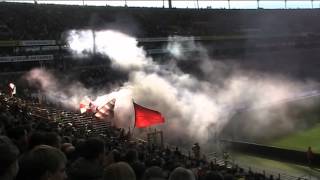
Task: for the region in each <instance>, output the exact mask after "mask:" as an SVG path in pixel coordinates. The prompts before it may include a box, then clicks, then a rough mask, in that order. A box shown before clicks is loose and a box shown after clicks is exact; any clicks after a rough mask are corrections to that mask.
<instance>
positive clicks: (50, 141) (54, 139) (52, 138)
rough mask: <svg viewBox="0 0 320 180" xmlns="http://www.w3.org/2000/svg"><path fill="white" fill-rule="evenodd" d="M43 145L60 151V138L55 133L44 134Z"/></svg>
mask: <svg viewBox="0 0 320 180" xmlns="http://www.w3.org/2000/svg"><path fill="white" fill-rule="evenodd" d="M44 144H46V145H49V146H52V147H55V148H58V149H61V138H60V136H59V135H58V134H57V133H54V132H49V133H46V134H45V136H44Z"/></svg>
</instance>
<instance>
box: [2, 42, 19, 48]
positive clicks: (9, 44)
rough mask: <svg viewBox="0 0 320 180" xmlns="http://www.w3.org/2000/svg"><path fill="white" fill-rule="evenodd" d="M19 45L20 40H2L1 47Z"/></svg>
mask: <svg viewBox="0 0 320 180" xmlns="http://www.w3.org/2000/svg"><path fill="white" fill-rule="evenodd" d="M14 46H18V41H0V47H14Z"/></svg>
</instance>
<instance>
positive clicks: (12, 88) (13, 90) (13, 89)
mask: <svg viewBox="0 0 320 180" xmlns="http://www.w3.org/2000/svg"><path fill="white" fill-rule="evenodd" d="M16 93H17V89H16V85H14V84H13V83H9V95H10V97H12V96H13V95H15V94H16Z"/></svg>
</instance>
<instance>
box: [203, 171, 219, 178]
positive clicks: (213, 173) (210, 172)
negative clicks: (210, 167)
mask: <svg viewBox="0 0 320 180" xmlns="http://www.w3.org/2000/svg"><path fill="white" fill-rule="evenodd" d="M205 180H223V176H222V175H221V174H220V173H217V172H213V171H209V172H207V174H206V175H205Z"/></svg>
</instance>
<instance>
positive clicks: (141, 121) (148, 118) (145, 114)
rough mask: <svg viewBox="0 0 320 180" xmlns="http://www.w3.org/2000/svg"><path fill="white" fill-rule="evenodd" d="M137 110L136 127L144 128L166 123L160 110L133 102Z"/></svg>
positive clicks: (135, 110)
mask: <svg viewBox="0 0 320 180" xmlns="http://www.w3.org/2000/svg"><path fill="white" fill-rule="evenodd" d="M133 106H134V112H135V127H137V128H144V127H149V126H152V125H155V124H161V123H164V117H163V116H162V115H161V113H160V112H158V111H155V110H152V109H148V108H145V107H143V106H140V105H138V104H136V103H133Z"/></svg>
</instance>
